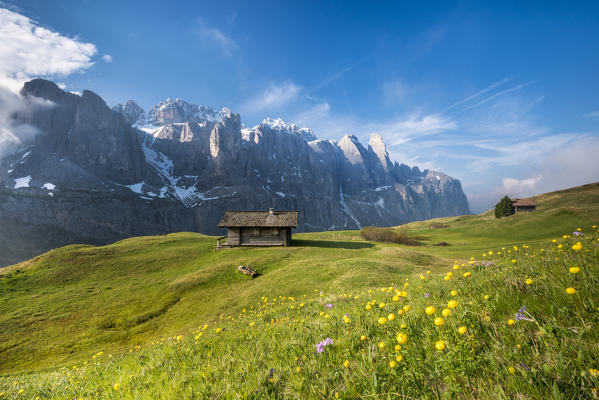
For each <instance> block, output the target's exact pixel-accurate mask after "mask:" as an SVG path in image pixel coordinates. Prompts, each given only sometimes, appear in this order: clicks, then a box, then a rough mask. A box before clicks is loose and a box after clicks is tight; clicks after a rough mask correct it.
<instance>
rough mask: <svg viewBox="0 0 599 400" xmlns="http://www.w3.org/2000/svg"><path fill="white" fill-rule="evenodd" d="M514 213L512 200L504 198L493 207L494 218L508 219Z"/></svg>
mask: <svg viewBox="0 0 599 400" xmlns="http://www.w3.org/2000/svg"><path fill="white" fill-rule="evenodd" d="M514 212H515V210H514V206H513V205H512V200H511V199H510V198H509V197H507V196H505V197H504V198H503V199H501V200H499V203H497V204H496V205H495V218H501V217H508V216H510V215H513V214H514Z"/></svg>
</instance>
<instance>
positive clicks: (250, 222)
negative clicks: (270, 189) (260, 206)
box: [216, 208, 297, 248]
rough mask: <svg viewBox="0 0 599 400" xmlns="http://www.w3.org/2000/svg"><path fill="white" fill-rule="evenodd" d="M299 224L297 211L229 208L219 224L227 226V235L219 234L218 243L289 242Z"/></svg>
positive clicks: (269, 244) (230, 244)
mask: <svg viewBox="0 0 599 400" xmlns="http://www.w3.org/2000/svg"><path fill="white" fill-rule="evenodd" d="M296 226H297V211H275V210H274V209H273V208H271V209H270V210H269V211H227V212H226V213H225V215H224V217H223V219H222V221H220V223H219V224H218V227H219V228H226V229H227V236H224V237H221V238H218V239H217V240H216V247H217V248H222V247H235V246H287V245H289V244H290V243H291V228H295V227H296ZM223 239H227V241H226V243H222V240H223Z"/></svg>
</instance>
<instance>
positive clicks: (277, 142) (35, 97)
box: [0, 79, 469, 266]
mask: <svg viewBox="0 0 599 400" xmlns="http://www.w3.org/2000/svg"><path fill="white" fill-rule="evenodd" d="M21 96H22V98H23V99H24V100H25V101H26V102H27V104H28V106H27V108H26V109H23V110H20V111H17V112H15V113H14V115H12V117H11V118H12V123H13V125H15V126H19V125H22V126H29V127H32V128H33V129H35V130H36V131H37V132H39V133H38V134H37V136H35V138H34V139H33V141H30V142H28V143H24V145H23V146H22V147H21V148H20V149H19V150H18V151H16V152H14V153H12V154H9V155H7V156H4V158H2V159H1V160H0V254H1V255H0V266H2V265H7V264H11V263H14V262H17V261H21V260H24V259H27V258H29V257H32V256H35V255H37V254H40V253H41V252H43V251H46V250H49V249H51V248H55V247H58V246H61V245H65V244H72V243H89V244H105V243H109V242H112V241H115V240H119V239H122V238H126V237H130V236H137V235H149V234H163V233H169V232H176V231H196V232H202V233H206V234H219V233H221V231H219V230H218V228H217V224H218V221H219V220H220V218H221V217H222V215H223V214H224V212H225V211H226V210H263V209H268V208H269V207H273V208H275V209H277V210H297V211H299V225H298V228H297V231H322V230H340V229H359V228H361V227H363V226H366V225H378V226H393V225H398V224H402V223H405V222H408V221H413V220H422V219H429V218H435V217H441V216H451V215H460V214H466V213H469V209H468V203H467V199H466V196H465V195H464V193H463V191H462V187H461V184H460V182H459V181H458V180H457V179H454V178H451V177H449V176H447V175H445V174H443V173H441V172H438V171H429V170H424V171H421V170H420V169H419V168H418V167H409V166H407V165H405V164H399V163H397V162H393V161H391V159H390V158H389V154H388V152H387V149H386V146H385V143H384V142H383V139H382V138H381V136H380V135H378V134H374V133H373V134H372V135H371V137H370V140H369V142H368V145H367V146H364V145H362V144H361V143H360V141H359V140H358V139H357V137H355V136H353V135H345V136H344V137H343V138H341V139H340V140H339V141H335V140H322V139H318V138H317V137H316V136H315V135H314V133H313V132H312V130H311V129H309V128H305V127H301V128H300V127H298V126H296V125H294V124H289V123H286V122H285V121H283V120H281V119H280V118H277V119H271V118H266V119H264V120H263V121H262V122H261V123H260V124H258V125H256V126H254V127H252V128H249V127H246V126H244V125H243V124H242V123H241V118H240V115H239V114H237V113H235V112H232V111H231V110H229V109H228V108H222V109H221V110H219V111H215V110H213V109H212V108H210V107H206V106H198V105H196V104H194V103H190V102H187V101H185V100H182V99H175V100H172V99H167V100H165V101H163V102H160V103H158V104H156V105H155V106H153V107H152V108H151V109H150V110H149V111H148V112H145V111H144V110H143V109H142V108H141V107H140V106H139V105H137V104H136V103H135V102H134V101H132V100H130V101H127V102H126V103H125V104H118V105H116V106H115V107H113V108H110V107H109V106H108V105H107V104H106V103H105V102H104V100H102V99H101V98H100V97H99V96H98V95H96V94H95V93H93V92H91V91H88V90H85V91H83V93H82V94H81V95H78V94H74V93H70V92H66V91H64V90H62V89H60V88H59V87H58V86H57V85H56V84H54V83H53V82H50V81H47V80H43V79H34V80H32V81H30V82H27V83H25V85H24V87H23V89H22V91H21Z"/></svg>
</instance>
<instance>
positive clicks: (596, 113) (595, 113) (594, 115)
mask: <svg viewBox="0 0 599 400" xmlns="http://www.w3.org/2000/svg"><path fill="white" fill-rule="evenodd" d="M585 117H586V118H599V110H597V111H591V112H590V113H588V114H585Z"/></svg>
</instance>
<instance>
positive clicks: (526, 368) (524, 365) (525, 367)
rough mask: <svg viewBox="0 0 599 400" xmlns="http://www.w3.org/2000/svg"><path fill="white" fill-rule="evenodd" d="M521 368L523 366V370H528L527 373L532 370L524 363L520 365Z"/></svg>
mask: <svg viewBox="0 0 599 400" xmlns="http://www.w3.org/2000/svg"><path fill="white" fill-rule="evenodd" d="M520 366H521V367H522V368H524V369H525V370H527V371H530V368H528V367H527V366H526V364H524V362H521V363H520Z"/></svg>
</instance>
